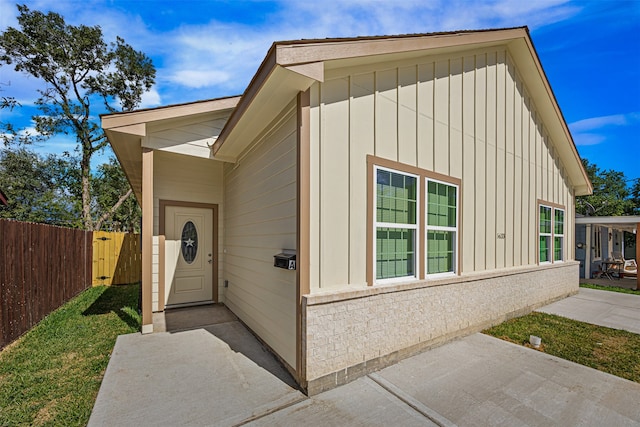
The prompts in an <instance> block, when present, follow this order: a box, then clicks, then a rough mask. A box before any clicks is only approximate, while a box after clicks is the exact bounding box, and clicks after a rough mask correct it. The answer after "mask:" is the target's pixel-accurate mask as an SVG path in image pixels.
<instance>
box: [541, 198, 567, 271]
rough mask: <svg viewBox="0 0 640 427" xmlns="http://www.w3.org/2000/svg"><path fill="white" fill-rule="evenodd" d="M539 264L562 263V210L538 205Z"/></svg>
mask: <svg viewBox="0 0 640 427" xmlns="http://www.w3.org/2000/svg"><path fill="white" fill-rule="evenodd" d="M538 226H539V228H538V237H539V245H538V249H539V257H538V261H539V262H540V263H546V262H558V261H564V259H565V256H564V230H565V223H564V209H561V208H558V207H553V206H550V205H545V204H540V205H539V211H538Z"/></svg>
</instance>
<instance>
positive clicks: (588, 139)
mask: <svg viewBox="0 0 640 427" xmlns="http://www.w3.org/2000/svg"><path fill="white" fill-rule="evenodd" d="M606 140H607V137H606V136H604V135H599V134H596V133H576V134H574V135H573V141H574V142H575V143H576V145H577V146H579V147H584V146H587V145H598V144H600V143H603V142H605V141H606Z"/></svg>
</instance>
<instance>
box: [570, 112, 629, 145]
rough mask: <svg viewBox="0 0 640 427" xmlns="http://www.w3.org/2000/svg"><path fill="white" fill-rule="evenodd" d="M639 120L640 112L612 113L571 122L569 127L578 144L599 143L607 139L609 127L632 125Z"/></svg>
mask: <svg viewBox="0 0 640 427" xmlns="http://www.w3.org/2000/svg"><path fill="white" fill-rule="evenodd" d="M638 122H640V113H627V114H612V115H609V116H600V117H590V118H588V119H583V120H578V121H576V122H573V123H569V129H570V130H571V133H572V134H573V139H574V141H575V143H576V145H578V146H586V145H597V144H600V143H603V142H605V141H606V140H607V137H606V136H605V135H604V133H606V131H607V129H610V128H612V127H624V126H630V125H633V124H635V123H638ZM598 131H602V132H598Z"/></svg>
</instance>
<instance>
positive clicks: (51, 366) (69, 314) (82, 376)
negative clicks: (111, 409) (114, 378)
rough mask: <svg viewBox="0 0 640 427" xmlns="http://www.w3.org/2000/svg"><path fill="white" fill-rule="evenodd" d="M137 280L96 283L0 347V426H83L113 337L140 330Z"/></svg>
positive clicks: (107, 357) (89, 411)
mask: <svg viewBox="0 0 640 427" xmlns="http://www.w3.org/2000/svg"><path fill="white" fill-rule="evenodd" d="M139 289H140V287H139V285H127V286H111V287H106V286H98V287H94V288H90V289H87V290H86V291H84V292H82V293H81V294H80V295H78V296H77V297H76V298H74V299H72V300H71V301H69V302H68V303H67V304H65V305H63V306H62V307H60V308H59V309H57V310H56V311H54V312H53V313H51V314H50V315H49V316H47V317H46V318H45V319H43V320H42V321H41V322H40V323H38V325H36V326H35V327H34V328H33V329H31V330H30V331H29V332H28V333H27V334H25V335H24V336H23V337H21V338H20V339H19V340H17V341H16V342H15V343H13V344H11V345H9V346H8V347H7V348H5V349H4V350H3V351H2V352H1V353H0V426H9V425H10V426H19V425H25V426H26V425H29V426H31V425H33V426H41V425H64V426H83V425H86V424H87V422H88V421H89V416H90V414H91V410H92V408H93V404H94V402H95V399H96V396H97V394H98V390H99V388H100V383H101V381H102V377H103V375H104V371H105V369H106V368H107V364H108V363H109V356H110V354H111V351H112V350H113V346H114V344H115V340H116V337H117V336H118V335H120V334H127V333H132V332H137V331H139V330H140V323H141V319H140V316H139V315H138V312H137V306H138V293H139Z"/></svg>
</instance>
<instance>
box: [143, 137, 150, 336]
mask: <svg viewBox="0 0 640 427" xmlns="http://www.w3.org/2000/svg"><path fill="white" fill-rule="evenodd" d="M141 207H142V333H143V334H148V333H151V332H153V314H152V311H151V304H152V297H151V280H152V265H151V263H152V257H153V150H151V149H149V148H142V206H141Z"/></svg>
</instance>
